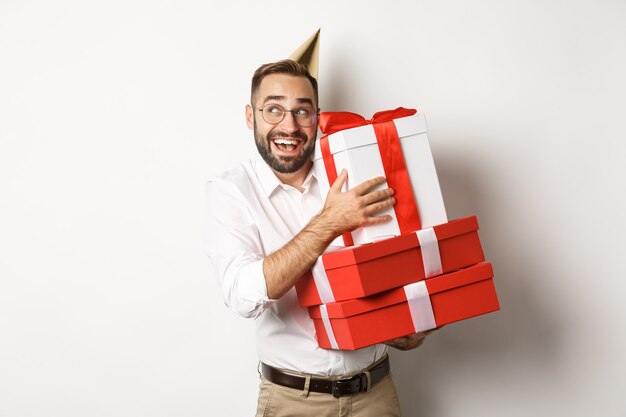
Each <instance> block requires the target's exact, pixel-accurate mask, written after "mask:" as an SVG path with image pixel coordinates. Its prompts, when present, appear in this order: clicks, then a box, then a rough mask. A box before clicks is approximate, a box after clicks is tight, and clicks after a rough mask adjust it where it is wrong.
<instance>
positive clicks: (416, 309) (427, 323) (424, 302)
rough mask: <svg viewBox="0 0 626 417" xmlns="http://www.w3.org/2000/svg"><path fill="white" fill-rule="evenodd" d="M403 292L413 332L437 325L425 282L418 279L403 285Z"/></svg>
mask: <svg viewBox="0 0 626 417" xmlns="http://www.w3.org/2000/svg"><path fill="white" fill-rule="evenodd" d="M404 293H405V294H406V300H407V301H408V303H409V310H410V312H411V320H412V321H413V327H414V328H415V333H419V332H423V331H424V330H429V329H434V328H435V327H437V324H436V323H435V315H434V314H433V307H432V305H431V304H430V296H429V295H428V289H427V288H426V283H425V282H424V281H418V282H414V283H413V284H409V285H405V286H404Z"/></svg>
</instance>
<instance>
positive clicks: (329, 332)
mask: <svg viewBox="0 0 626 417" xmlns="http://www.w3.org/2000/svg"><path fill="white" fill-rule="evenodd" d="M320 313H321V315H322V322H323V323H324V329H326V335H327V336H328V340H330V346H332V348H333V349H339V346H338V345H337V340H336V339H335V333H334V332H333V327H332V326H331V325H330V318H329V317H328V311H327V310H326V305H324V304H322V305H320Z"/></svg>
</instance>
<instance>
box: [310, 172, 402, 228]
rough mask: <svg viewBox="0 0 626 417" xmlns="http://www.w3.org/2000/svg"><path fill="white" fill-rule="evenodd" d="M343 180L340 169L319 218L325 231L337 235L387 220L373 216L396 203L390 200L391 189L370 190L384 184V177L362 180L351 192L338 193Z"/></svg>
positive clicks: (342, 173) (388, 217)
mask: <svg viewBox="0 0 626 417" xmlns="http://www.w3.org/2000/svg"><path fill="white" fill-rule="evenodd" d="M347 179H348V172H347V171H346V170H345V169H344V170H342V171H341V173H340V174H339V175H338V176H337V179H336V180H335V183H334V184H333V185H332V186H331V187H330V191H329V192H328V196H327V197H326V202H325V203H324V209H323V210H322V212H321V213H320V215H319V220H321V221H323V222H324V223H325V226H326V227H327V228H329V229H331V230H332V231H333V232H334V233H335V234H336V236H340V235H342V234H344V233H346V232H351V231H353V230H354V229H356V228H359V227H363V226H368V225H372V224H378V223H384V222H388V221H390V220H391V216H389V215H383V216H375V214H376V213H378V212H380V211H382V210H385V209H387V208H389V207H391V206H393V205H394V204H395V202H396V200H395V198H393V197H392V195H393V193H394V191H393V190H392V189H391V188H385V189H382V190H375V191H372V189H373V188H375V187H376V186H378V185H380V184H383V183H384V182H385V177H376V178H372V179H370V180H367V181H363V182H362V183H361V184H359V185H357V186H356V187H354V188H352V189H351V190H348V191H346V192H342V191H341V189H342V187H343V185H344V184H345V182H346V181H347Z"/></svg>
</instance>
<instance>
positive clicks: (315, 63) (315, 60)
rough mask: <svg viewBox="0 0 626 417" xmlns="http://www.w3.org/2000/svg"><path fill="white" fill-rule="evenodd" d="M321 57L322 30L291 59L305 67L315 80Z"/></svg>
mask: <svg viewBox="0 0 626 417" xmlns="http://www.w3.org/2000/svg"><path fill="white" fill-rule="evenodd" d="M319 56H320V29H318V30H317V32H315V33H314V34H313V35H312V36H311V37H310V38H309V39H307V40H306V42H304V43H303V44H302V45H300V47H299V48H298V49H296V50H295V52H294V53H293V54H291V55H290V56H289V59H291V60H293V61H296V62H298V63H300V64H302V65H305V66H306V67H307V68H308V70H309V73H310V74H311V75H312V76H313V78H315V79H317V73H318V69H319V61H320V59H319Z"/></svg>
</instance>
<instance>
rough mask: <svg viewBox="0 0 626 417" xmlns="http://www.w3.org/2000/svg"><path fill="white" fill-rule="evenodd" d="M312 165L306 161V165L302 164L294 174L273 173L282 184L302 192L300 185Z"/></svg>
mask: <svg viewBox="0 0 626 417" xmlns="http://www.w3.org/2000/svg"><path fill="white" fill-rule="evenodd" d="M312 165H313V162H312V161H307V162H306V164H304V166H303V167H302V168H300V169H299V170H297V171H296V172H292V173H289V174H283V173H281V172H276V171H274V173H275V174H276V176H277V177H278V179H279V180H281V181H282V183H283V184H287V185H291V186H292V187H294V188H297V189H299V190H300V191H304V189H303V188H302V183H303V182H304V180H305V179H306V176H307V175H308V174H309V171H310V170H311V166H312Z"/></svg>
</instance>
